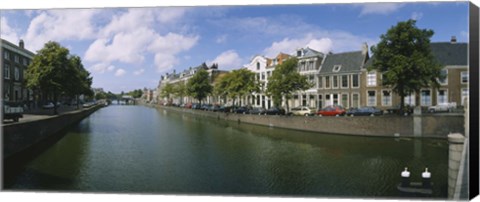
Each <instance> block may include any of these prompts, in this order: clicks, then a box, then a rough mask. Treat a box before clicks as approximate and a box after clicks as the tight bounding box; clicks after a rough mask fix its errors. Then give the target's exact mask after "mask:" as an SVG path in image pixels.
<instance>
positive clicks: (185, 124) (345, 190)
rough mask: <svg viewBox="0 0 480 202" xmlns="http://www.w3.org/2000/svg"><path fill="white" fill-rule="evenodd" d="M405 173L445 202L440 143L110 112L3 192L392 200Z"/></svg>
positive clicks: (84, 124)
mask: <svg viewBox="0 0 480 202" xmlns="http://www.w3.org/2000/svg"><path fill="white" fill-rule="evenodd" d="M385 127H388V126H385ZM405 166H408V167H409V170H410V171H411V175H412V177H411V178H412V181H418V182H420V181H421V177H420V176H421V172H423V170H424V168H425V166H428V168H429V171H430V172H432V181H433V183H434V186H433V196H431V197H433V198H442V199H444V198H446V197H447V177H448V176H447V174H448V173H447V172H448V170H447V169H448V143H447V141H446V140H443V139H411V138H396V139H395V138H381V137H356V136H342V135H331V134H319V133H309V132H300V131H293V130H285V129H276V128H269V127H263V126H256V125H249V124H242V123H240V124H239V123H236V122H227V121H221V120H216V119H209V118H202V117H195V116H192V115H186V114H182V113H178V112H171V111H166V110H164V109H156V108H150V107H145V106H126V105H123V106H120V105H117V106H115V105H112V106H109V107H105V108H102V109H100V110H98V111H97V112H95V113H93V114H92V115H91V116H90V117H88V118H86V119H84V120H82V121H81V122H80V123H79V124H78V125H76V126H74V127H72V128H71V129H70V130H69V131H68V132H67V133H66V135H65V136H64V137H63V138H62V139H61V140H59V141H58V142H57V143H56V144H54V145H53V146H52V147H50V148H49V149H48V150H46V151H45V152H43V153H41V154H40V155H38V157H36V158H35V159H33V160H32V161H31V162H29V163H28V164H27V165H26V166H25V167H24V169H22V171H21V172H20V173H19V174H18V175H17V176H15V177H14V179H13V181H12V182H10V183H8V184H6V187H5V188H6V190H22V191H26V190H43V191H68V192H76V191H80V192H102V193H105V192H126V193H158V194H208V195H216V194H220V195H280V196H315V197H348V198H355V197H362V198H365V197H367V198H369V197H376V198H401V197H405V196H404V195H402V194H401V193H399V191H398V190H397V188H396V186H397V184H398V183H399V182H400V173H401V171H402V170H403V168H404V167H405ZM408 197H411V196H408Z"/></svg>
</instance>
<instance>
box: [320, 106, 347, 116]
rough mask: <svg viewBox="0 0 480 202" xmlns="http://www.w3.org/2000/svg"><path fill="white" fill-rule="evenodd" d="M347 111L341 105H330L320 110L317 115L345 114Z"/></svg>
mask: <svg viewBox="0 0 480 202" xmlns="http://www.w3.org/2000/svg"><path fill="white" fill-rule="evenodd" d="M346 113H347V112H346V111H345V108H343V107H342V106H340V105H330V106H327V107H325V108H323V109H320V110H318V112H317V115H319V116H343V115H345V114H346Z"/></svg>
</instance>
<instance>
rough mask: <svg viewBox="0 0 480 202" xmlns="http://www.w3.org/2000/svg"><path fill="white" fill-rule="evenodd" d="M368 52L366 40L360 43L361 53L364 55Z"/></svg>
mask: <svg viewBox="0 0 480 202" xmlns="http://www.w3.org/2000/svg"><path fill="white" fill-rule="evenodd" d="M367 53H368V44H367V43H366V42H363V44H362V54H363V55H366V54H367Z"/></svg>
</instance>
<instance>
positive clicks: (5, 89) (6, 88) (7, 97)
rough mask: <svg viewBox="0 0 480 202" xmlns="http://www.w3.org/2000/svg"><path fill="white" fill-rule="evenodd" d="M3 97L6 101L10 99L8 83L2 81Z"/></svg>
mask: <svg viewBox="0 0 480 202" xmlns="http://www.w3.org/2000/svg"><path fill="white" fill-rule="evenodd" d="M3 97H4V98H5V100H6V101H9V100H10V85H9V83H4V85H3Z"/></svg>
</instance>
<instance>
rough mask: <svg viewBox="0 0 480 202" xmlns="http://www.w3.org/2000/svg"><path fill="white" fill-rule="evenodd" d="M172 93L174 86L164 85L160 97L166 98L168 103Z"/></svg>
mask: <svg viewBox="0 0 480 202" xmlns="http://www.w3.org/2000/svg"><path fill="white" fill-rule="evenodd" d="M173 93H174V86H173V84H171V83H166V84H165V85H164V86H163V87H162V89H161V90H160V97H163V98H167V100H168V101H169V102H170V96H171V95H173Z"/></svg>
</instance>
